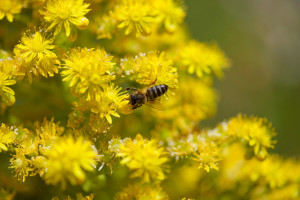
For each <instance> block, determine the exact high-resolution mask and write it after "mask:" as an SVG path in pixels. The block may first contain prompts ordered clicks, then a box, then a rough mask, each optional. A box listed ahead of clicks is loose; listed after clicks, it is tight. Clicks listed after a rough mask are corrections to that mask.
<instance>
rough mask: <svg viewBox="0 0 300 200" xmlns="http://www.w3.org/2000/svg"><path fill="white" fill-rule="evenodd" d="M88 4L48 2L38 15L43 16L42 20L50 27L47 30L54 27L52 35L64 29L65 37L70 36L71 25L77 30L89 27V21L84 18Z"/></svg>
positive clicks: (52, 0) (74, 0)
mask: <svg viewBox="0 0 300 200" xmlns="http://www.w3.org/2000/svg"><path fill="white" fill-rule="evenodd" d="M88 7H89V4H86V3H84V2H83V0H68V1H65V0H49V1H47V3H46V6H45V8H44V9H43V10H40V13H41V14H42V15H43V16H44V19H45V21H46V22H47V23H49V24H50V25H49V26H48V28H47V29H48V30H51V29H53V28H54V27H55V32H54V35H57V34H58V33H60V31H61V29H62V28H63V27H64V29H65V31H66V36H67V37H69V36H70V34H71V29H72V28H71V27H70V25H71V24H74V25H75V26H76V27H77V28H79V29H82V30H83V29H86V28H87V26H88V25H89V20H88V19H87V18H86V17H84V15H86V14H87V13H88V12H89V11H90V9H88Z"/></svg>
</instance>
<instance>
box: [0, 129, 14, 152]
mask: <svg viewBox="0 0 300 200" xmlns="http://www.w3.org/2000/svg"><path fill="white" fill-rule="evenodd" d="M15 137H16V133H15V132H14V131H13V130H11V129H10V128H9V127H7V126H5V124H1V127H0V152H1V151H7V146H9V145H10V144H12V143H13V142H14V140H15Z"/></svg>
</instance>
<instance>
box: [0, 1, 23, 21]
mask: <svg viewBox="0 0 300 200" xmlns="http://www.w3.org/2000/svg"><path fill="white" fill-rule="evenodd" d="M23 4H24V3H23V0H1V1H0V20H2V19H3V18H4V17H5V16H6V18H7V20H8V21H9V22H12V21H13V19H14V15H15V14H18V13H20V12H21V9H22V7H23Z"/></svg>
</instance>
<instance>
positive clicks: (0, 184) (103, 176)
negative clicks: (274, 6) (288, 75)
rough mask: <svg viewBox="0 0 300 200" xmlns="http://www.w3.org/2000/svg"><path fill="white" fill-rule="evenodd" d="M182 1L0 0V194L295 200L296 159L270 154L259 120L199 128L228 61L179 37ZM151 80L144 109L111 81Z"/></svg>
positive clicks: (142, 83)
mask: <svg viewBox="0 0 300 200" xmlns="http://www.w3.org/2000/svg"><path fill="white" fill-rule="evenodd" d="M21 10H22V12H21ZM186 11H187V9H186V7H185V4H184V1H183V0H0V20H3V21H1V25H0V29H1V30H0V37H1V39H0V46H1V49H0V124H1V125H0V154H1V155H0V158H1V162H0V169H1V170H0V199H1V200H2V199H12V198H14V197H15V198H17V199H28V198H31V199H49V198H50V199H51V197H53V198H52V199H53V200H59V199H63V200H66V199H67V200H72V199H76V200H92V199H94V198H95V199H115V200H133V199H136V200H167V199H181V200H192V199H212V200H214V199H224V200H225V199H249V200H254V199H255V200H266V199H272V200H273V199H280V200H281V199H284V200H285V199H300V192H299V188H300V163H299V160H298V159H297V157H296V156H297V155H295V157H296V158H285V157H281V156H280V155H276V154H273V153H271V151H270V149H272V148H273V147H274V145H275V141H274V138H273V137H274V136H275V131H274V129H273V128H272V126H271V124H270V123H269V122H267V121H266V119H264V118H258V117H247V116H246V115H238V116H237V117H233V118H230V119H228V120H225V121H223V122H221V123H219V124H218V123H217V125H216V126H214V127H212V128H210V127H206V125H208V124H214V123H216V122H215V120H213V121H211V119H209V118H211V117H212V116H213V115H214V114H215V113H216V110H217V104H216V103H217V101H218V93H217V92H216V91H215V90H214V79H215V75H216V76H217V77H221V76H222V75H223V73H224V71H225V70H226V69H227V68H228V67H229V66H230V61H229V59H228V58H227V57H226V55H225V53H223V51H222V50H221V49H220V48H219V47H218V46H217V45H216V43H214V42H212V43H206V42H197V41H195V40H193V39H192V38H191V34H190V30H189V29H188V27H187V26H186V23H185V21H184V18H185V16H186ZM5 17H6V18H7V19H8V21H9V22H12V21H13V20H14V23H9V22H8V21H6V19H4V18H5ZM2 22H3V23H2ZM204 24H206V25H208V24H211V23H210V22H209V23H204ZM206 28H207V27H205V26H202V30H204V29H206ZM78 29H80V30H83V29H85V30H84V31H78ZM24 30H25V31H26V30H27V31H26V32H25V33H23V34H22V32H24ZM75 40H76V41H75ZM99 46H100V47H99ZM60 69H61V71H60V75H61V76H55V77H53V76H54V75H55V74H56V73H58V72H59V70H60ZM24 77H26V78H27V79H29V82H30V83H31V84H28V81H27V82H26V81H25V82H24V81H22V78H24ZM44 77H46V78H47V79H46V78H44ZM48 77H52V78H49V79H48ZM33 78H34V81H33ZM162 84H164V85H167V86H168V91H167V92H166V93H165V94H164V95H162V98H156V100H157V101H156V102H155V103H157V104H150V106H151V107H152V108H153V109H143V108H138V109H133V106H132V105H131V104H134V98H132V96H130V95H136V99H137V100H138V95H137V94H138V93H137V92H136V91H134V90H133V89H132V91H130V93H129V92H127V90H126V89H125V88H138V89H137V90H139V91H140V92H145V91H146V89H147V88H150V87H153V86H155V85H162ZM217 85H219V84H217ZM68 90H70V92H68ZM15 96H16V98H15ZM223 106H224V105H223ZM155 108H157V109H155ZM121 114H126V115H121ZM227 114H228V113H227ZM222 115H226V113H223V114H222ZM222 115H218V117H217V118H220V117H221V116H222ZM47 118H50V120H47ZM54 118H55V119H56V120H58V121H54ZM43 119H44V120H43ZM205 120H206V121H205ZM136 133H141V134H137V135H136ZM121 138H123V139H121ZM150 138H151V139H150ZM283 142H284V141H283ZM280 150H281V149H280ZM7 168H8V169H7ZM32 177H34V178H32ZM25 179H26V181H25ZM49 195H50V196H51V197H49Z"/></svg>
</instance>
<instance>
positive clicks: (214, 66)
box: [176, 41, 229, 78]
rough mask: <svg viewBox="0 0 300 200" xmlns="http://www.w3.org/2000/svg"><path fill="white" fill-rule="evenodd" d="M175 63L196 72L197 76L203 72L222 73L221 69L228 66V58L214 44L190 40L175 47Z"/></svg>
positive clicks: (220, 74)
mask: <svg viewBox="0 0 300 200" xmlns="http://www.w3.org/2000/svg"><path fill="white" fill-rule="evenodd" d="M176 54H177V58H176V60H177V64H178V66H179V67H180V68H183V69H187V71H188V73H190V74H193V73H196V74H197V76H198V77H200V78H201V77H203V76H204V75H205V74H208V75H211V74H215V75H217V76H218V77H220V76H222V75H223V70H224V69H225V68H228V67H229V60H228V59H227V58H226V56H225V55H224V53H223V52H222V51H221V50H220V49H219V47H218V46H217V45H216V44H205V43H200V42H197V41H190V42H189V43H187V44H183V45H179V47H178V48H177V52H176Z"/></svg>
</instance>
